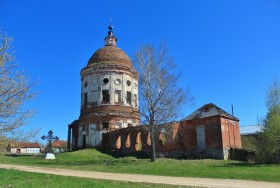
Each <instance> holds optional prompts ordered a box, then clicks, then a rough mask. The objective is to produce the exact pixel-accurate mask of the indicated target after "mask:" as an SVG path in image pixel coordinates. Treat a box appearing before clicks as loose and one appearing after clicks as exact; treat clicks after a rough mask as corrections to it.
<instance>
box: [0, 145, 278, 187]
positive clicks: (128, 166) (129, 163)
mask: <svg viewBox="0 0 280 188" xmlns="http://www.w3.org/2000/svg"><path fill="white" fill-rule="evenodd" d="M0 163H10V164H22V165H36V166H48V167H61V168H71V169H78V170H90V171H100V172H117V173H133V174H153V175H163V176H182V177H209V178H228V179H246V180H259V181H272V182H280V165H255V164H251V163H247V162H239V161H223V160H210V159H207V160H176V159H158V160H157V161H156V162H154V163H152V162H150V160H149V159H137V158H135V157H123V158H114V157H112V156H111V155H107V154H104V153H101V152H99V151H97V150H95V149H85V150H80V151H76V152H69V153H63V154H60V155H58V156H57V158H56V160H43V159H42V158H41V157H8V156H0Z"/></svg>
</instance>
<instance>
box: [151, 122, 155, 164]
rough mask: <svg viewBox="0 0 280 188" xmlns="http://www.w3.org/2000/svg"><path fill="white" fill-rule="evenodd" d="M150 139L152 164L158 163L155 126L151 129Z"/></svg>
mask: <svg viewBox="0 0 280 188" xmlns="http://www.w3.org/2000/svg"><path fill="white" fill-rule="evenodd" d="M150 137H151V145H152V150H151V152H152V153H151V162H155V161H156V144H155V128H154V127H153V126H152V127H151V132H150Z"/></svg>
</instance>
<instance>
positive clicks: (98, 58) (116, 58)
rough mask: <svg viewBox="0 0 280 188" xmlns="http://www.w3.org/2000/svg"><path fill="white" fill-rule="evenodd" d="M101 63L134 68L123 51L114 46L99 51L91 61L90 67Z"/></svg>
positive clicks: (107, 46)
mask: <svg viewBox="0 0 280 188" xmlns="http://www.w3.org/2000/svg"><path fill="white" fill-rule="evenodd" d="M99 63H100V64H104V63H108V64H118V65H124V66H127V67H132V62H131V60H130V58H129V57H128V55H127V54H126V53H125V52H124V51H123V50H122V49H120V48H118V47H116V46H114V45H106V46H104V47H103V48H100V49H99V50H97V51H96V52H95V53H94V54H93V55H92V56H91V58H90V59H89V61H88V66H91V65H94V64H99Z"/></svg>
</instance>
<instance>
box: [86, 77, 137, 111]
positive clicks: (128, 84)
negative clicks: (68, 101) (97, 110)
mask: <svg viewBox="0 0 280 188" xmlns="http://www.w3.org/2000/svg"><path fill="white" fill-rule="evenodd" d="M106 78H107V79H108V80H109V82H108V83H104V81H103V80H104V79H106ZM102 90H109V95H110V103H108V104H102V98H103V96H102ZM116 90H119V91H121V100H122V101H123V104H122V103H121V101H117V100H116V99H117V98H116V97H115V95H116ZM81 91H82V92H81V107H84V104H85V102H84V101H85V93H86V94H87V106H90V105H96V106H100V105H119V104H122V105H124V106H132V107H134V108H138V105H139V103H138V80H137V79H135V78H133V77H131V76H130V75H128V74H120V73H106V72H104V73H103V74H101V75H90V76H89V75H87V76H86V77H84V78H83V79H82V88H81ZM127 92H131V104H128V103H127V100H126V98H127Z"/></svg>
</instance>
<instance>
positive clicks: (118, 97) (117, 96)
mask: <svg viewBox="0 0 280 188" xmlns="http://www.w3.org/2000/svg"><path fill="white" fill-rule="evenodd" d="M115 103H116V104H119V103H121V90H115Z"/></svg>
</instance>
